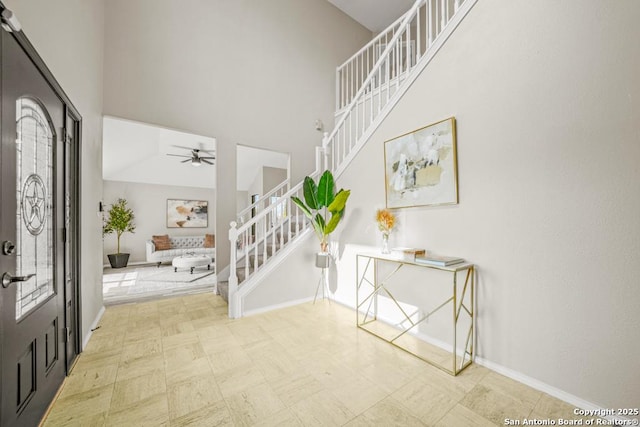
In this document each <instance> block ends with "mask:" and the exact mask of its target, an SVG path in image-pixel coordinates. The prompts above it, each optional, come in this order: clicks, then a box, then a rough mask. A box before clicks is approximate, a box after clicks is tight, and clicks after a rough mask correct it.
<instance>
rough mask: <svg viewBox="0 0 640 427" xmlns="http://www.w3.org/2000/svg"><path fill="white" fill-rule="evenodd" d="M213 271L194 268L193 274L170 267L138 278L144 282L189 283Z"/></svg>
mask: <svg viewBox="0 0 640 427" xmlns="http://www.w3.org/2000/svg"><path fill="white" fill-rule="evenodd" d="M213 273H214V271H213V270H194V271H193V274H191V273H190V272H189V270H186V271H184V270H183V271H178V272H174V271H173V268H171V269H167V268H165V269H162V270H160V271H159V272H157V273H155V274H151V275H149V276H145V277H143V278H140V279H139V280H141V281H144V282H182V283H191V282H195V281H196V280H199V279H202V278H203V277H207V276H210V275H212V274H213Z"/></svg>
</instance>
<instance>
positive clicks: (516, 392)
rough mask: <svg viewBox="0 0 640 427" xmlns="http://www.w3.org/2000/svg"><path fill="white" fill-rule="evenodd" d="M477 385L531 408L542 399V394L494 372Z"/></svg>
mask: <svg viewBox="0 0 640 427" xmlns="http://www.w3.org/2000/svg"><path fill="white" fill-rule="evenodd" d="M479 384H481V385H483V386H485V387H487V388H490V389H492V390H495V391H499V392H501V393H503V394H506V395H508V396H510V397H512V398H513V399H516V400H518V401H519V402H522V403H523V404H524V405H527V406H531V407H532V408H533V407H534V406H535V405H536V404H537V403H538V401H539V400H540V397H542V392H540V391H538V390H535V389H533V388H531V387H528V386H526V385H524V384H522V383H519V382H517V381H514V380H512V379H511V378H507V377H505V376H504V375H500V374H498V373H496V372H489V373H488V374H487V375H486V376H485V377H484V378H483V379H482V381H480V382H479Z"/></svg>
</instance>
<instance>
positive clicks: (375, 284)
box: [356, 253, 475, 375]
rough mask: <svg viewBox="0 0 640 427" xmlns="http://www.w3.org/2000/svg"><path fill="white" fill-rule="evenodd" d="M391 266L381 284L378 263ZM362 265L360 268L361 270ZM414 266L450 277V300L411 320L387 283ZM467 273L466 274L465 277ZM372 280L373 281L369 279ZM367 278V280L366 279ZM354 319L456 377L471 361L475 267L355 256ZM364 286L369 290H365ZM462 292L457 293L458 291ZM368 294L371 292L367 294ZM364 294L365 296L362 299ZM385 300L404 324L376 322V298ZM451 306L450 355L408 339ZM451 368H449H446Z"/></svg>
mask: <svg viewBox="0 0 640 427" xmlns="http://www.w3.org/2000/svg"><path fill="white" fill-rule="evenodd" d="M380 262H384V263H391V266H392V271H391V273H389V274H388V275H387V276H386V277H385V278H384V279H383V280H379V278H378V275H379V271H378V270H379V265H378V264H379V263H380ZM361 264H362V265H363V268H361ZM405 266H416V267H419V268H427V269H430V270H439V271H441V272H443V273H449V274H451V276H452V282H453V283H452V285H453V286H452V289H451V296H450V297H448V298H447V299H446V300H445V301H444V302H442V303H441V304H440V305H438V306H437V307H436V308H435V309H433V310H431V311H430V312H428V313H420V314H419V315H418V316H417V318H415V317H416V316H415V313H414V316H413V318H412V316H411V315H409V314H407V313H406V310H405V309H404V308H403V307H402V305H401V304H400V303H399V302H398V301H397V300H396V298H395V297H394V296H393V294H392V293H391V292H390V291H389V287H388V284H389V280H390V279H391V278H392V277H393V276H394V275H395V274H396V273H397V272H398V271H400V270H401V269H402V268H403V267H405ZM458 273H461V275H464V276H465V279H464V284H463V285H462V284H461V285H459V284H458ZM465 273H466V274H465ZM371 276H373V280H370V279H369V278H370V277H371ZM367 277H369V278H367ZM356 281H357V283H356V307H357V308H356V316H357V326H358V328H360V329H363V330H365V331H367V332H369V333H371V334H373V335H375V336H377V337H379V338H381V339H383V340H385V341H387V342H389V343H391V344H393V345H394V346H396V347H398V348H401V349H402V350H404V351H407V352H409V353H411V354H413V355H414V356H416V357H418V358H420V359H422V360H424V361H425V362H427V363H430V364H432V365H433V366H436V367H437V368H440V369H442V370H443V371H445V372H447V373H449V374H451V375H458V373H459V372H460V371H462V370H463V369H464V368H466V367H467V366H469V365H470V364H471V363H472V362H473V358H474V340H475V336H474V334H475V316H474V304H475V301H474V292H475V289H474V288H475V266H474V265H473V264H470V263H466V262H463V263H460V264H454V265H450V266H446V267H441V266H434V265H425V264H419V263H416V262H414V261H408V260H404V259H399V258H397V257H393V256H390V255H383V254H379V253H370V254H368V253H362V254H357V255H356ZM366 284H368V285H370V286H366ZM460 287H461V288H462V289H459V288H460ZM367 291H370V292H367ZM363 293H364V295H363ZM381 293H382V294H383V295H384V296H387V297H388V298H389V299H390V301H391V302H392V303H391V306H392V307H393V309H394V311H395V310H396V309H397V312H396V313H395V314H396V315H398V316H399V317H400V318H402V319H403V320H402V321H401V322H399V323H397V324H395V325H393V326H392V325H390V324H388V323H384V322H383V321H381V320H378V296H379V295H380V294H381ZM449 303H451V309H452V310H451V312H452V321H453V345H452V351H450V352H449V351H445V350H442V349H441V348H440V347H436V346H433V345H431V344H428V343H427V342H425V341H422V340H420V339H418V338H416V337H414V336H412V335H411V332H416V331H417V327H418V325H420V324H422V323H423V322H426V321H427V320H428V319H429V317H430V316H431V315H433V314H434V313H436V312H438V311H440V310H441V309H443V308H445V307H447V306H449ZM461 319H465V322H466V323H467V328H466V331H465V330H463V332H466V339H465V340H464V341H465V342H464V347H462V348H458V339H457V332H458V323H459V322H460V321H461ZM447 365H448V366H451V368H449V367H448V366H447Z"/></svg>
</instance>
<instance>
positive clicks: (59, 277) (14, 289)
mask: <svg viewBox="0 0 640 427" xmlns="http://www.w3.org/2000/svg"><path fill="white" fill-rule="evenodd" d="M0 33H2V44H1V49H2V50H1V56H2V66H1V69H2V78H1V80H2V86H1V89H0V90H1V95H2V96H1V97H2V121H1V130H2V145H1V150H0V163H1V177H2V181H1V184H0V203H1V207H2V208H1V212H0V244H2V253H1V254H0V274H2V287H0V331H1V345H2V347H1V355H0V358H1V359H0V363H1V365H2V371H1V378H0V379H1V384H2V385H1V391H0V393H1V395H0V400H1V406H0V424H1V425H2V426H3V427H4V426H35V425H37V424H38V422H39V421H40V419H41V418H42V416H43V414H44V413H45V411H46V408H47V406H48V405H49V403H50V402H51V400H52V399H53V397H54V396H55V394H56V392H57V390H58V388H59V387H60V385H61V383H62V380H63V379H64V376H65V338H66V333H65V332H64V331H65V329H64V328H65V297H64V289H65V277H64V273H65V246H64V239H65V236H64V224H65V211H64V207H65V200H64V193H65V191H64V182H65V180H64V178H65V177H64V173H63V171H64V152H65V151H64V139H65V137H64V135H62V134H64V133H65V132H64V131H63V129H64V119H65V105H64V103H63V102H62V101H61V99H60V98H59V97H58V96H57V95H56V92H55V91H54V90H53V89H52V87H51V86H50V85H49V84H48V83H47V80H46V79H45V78H44V77H43V75H42V74H41V73H40V72H39V70H38V69H37V68H36V66H35V65H34V63H33V62H32V61H31V60H30V58H29V56H27V54H26V53H25V51H23V49H22V47H21V46H20V45H19V44H18V42H17V41H16V39H15V38H14V37H13V36H12V35H11V34H10V33H7V32H5V31H3V30H0Z"/></svg>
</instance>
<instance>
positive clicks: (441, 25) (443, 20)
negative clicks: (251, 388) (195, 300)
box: [229, 0, 477, 317]
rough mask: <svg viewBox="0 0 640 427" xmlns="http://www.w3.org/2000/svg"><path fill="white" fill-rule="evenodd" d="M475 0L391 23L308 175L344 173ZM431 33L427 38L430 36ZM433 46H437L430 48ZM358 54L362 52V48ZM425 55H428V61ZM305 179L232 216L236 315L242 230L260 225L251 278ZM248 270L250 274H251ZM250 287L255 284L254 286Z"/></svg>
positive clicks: (236, 312) (425, 1) (429, 6)
mask: <svg viewBox="0 0 640 427" xmlns="http://www.w3.org/2000/svg"><path fill="white" fill-rule="evenodd" d="M476 1H477V0H453V11H451V10H450V2H449V0H416V1H415V3H414V4H413V6H412V7H411V9H410V10H409V11H408V12H407V13H406V14H405V15H403V16H402V17H401V18H402V19H401V22H400V24H399V25H398V24H397V21H396V22H394V23H393V24H392V26H397V30H395V29H394V31H395V33H394V36H393V37H392V38H391V40H390V41H389V42H387V45H386V47H385V49H384V51H383V52H382V54H381V55H380V57H379V58H378V60H377V61H376V62H375V64H374V66H373V67H372V68H371V71H369V73H368V75H367V77H366V79H365V80H364V81H363V83H362V84H361V86H360V88H359V89H358V91H357V92H356V95H355V96H354V97H353V99H352V100H351V101H350V102H349V105H348V106H347V107H346V108H344V110H343V111H342V114H341V116H340V118H339V119H338V121H337V123H336V125H335V127H334V129H333V130H332V131H331V133H325V134H324V138H323V141H322V147H316V170H315V171H314V172H313V173H312V174H310V175H309V176H311V177H317V176H319V174H320V172H321V171H323V170H330V171H332V172H333V174H334V176H336V177H337V176H339V175H340V173H341V172H342V170H341V169H342V168H343V166H344V165H346V164H347V163H348V161H349V160H350V158H352V157H353V156H354V155H355V154H356V153H357V151H358V150H359V148H360V147H361V144H362V143H363V141H361V139H362V140H366V137H367V136H368V135H370V133H371V132H373V131H375V129H376V128H377V126H378V125H379V123H380V120H381V118H384V117H385V116H386V114H388V111H389V108H390V107H389V106H390V105H391V106H392V105H393V104H394V103H395V102H396V101H397V99H399V96H401V94H402V93H404V91H406V87H405V88H404V89H403V91H398V89H397V88H398V86H399V85H400V82H401V81H402V79H403V78H405V76H406V75H408V71H410V70H412V69H413V68H414V67H416V66H417V64H420V65H421V67H420V69H423V68H424V66H425V65H426V64H427V63H428V62H429V61H430V59H431V58H432V57H433V55H434V54H435V52H437V51H438V49H439V48H440V46H441V45H442V43H444V41H445V40H446V39H447V38H448V36H449V35H450V34H451V31H453V29H455V27H456V26H457V25H458V24H459V22H460V20H461V19H463V17H464V16H465V15H466V13H467V12H468V11H469V10H470V9H471V7H473V4H475V3H476ZM462 3H465V5H464V6H463V7H462V9H463V10H465V9H466V10H465V11H464V13H462V14H460V15H459V16H457V17H456V15H457V12H458V9H459V8H460V5H461V4H462ZM467 3H469V7H466V5H467ZM424 5H426V9H425V15H427V14H428V18H425V19H424V22H425V29H424V36H425V50H424V54H422V50H421V48H420V43H421V41H420V40H421V37H420V31H423V30H422V29H421V27H420V8H421V7H422V6H424ZM451 12H452V13H451ZM454 17H455V19H454ZM413 19H416V23H417V25H416V30H415V31H416V33H415V36H416V38H415V41H416V43H417V50H416V52H413V51H412V50H411V48H410V42H413V41H414V40H413V39H411V35H412V33H411V24H412V21H413ZM427 19H428V21H427ZM452 21H454V22H455V23H454V25H453V26H452V27H451V29H450V30H448V31H447V32H446V34H445V36H444V38H440V36H441V35H442V34H443V33H445V29H446V28H448V27H449V23H450V22H452ZM389 31H390V30H389V29H387V30H385V31H384V32H383V33H382V34H386V33H388V32H389ZM405 35H406V47H405V45H404V44H400V45H398V41H400V39H401V37H404V36H405ZM427 36H428V38H426V37H427ZM396 48H398V50H397V51H396V52H394V50H395V49H396ZM432 48H433V50H430V49H432ZM405 49H406V51H405ZM361 51H362V49H361ZM361 51H360V52H361ZM404 52H406V57H405V60H406V65H405V64H403V63H402V62H401V60H400V59H399V58H400V56H401V55H404V54H405V53H404ZM392 53H393V54H394V55H395V56H394V57H390V55H391V54H392ZM414 55H415V58H414ZM354 56H357V54H356V55H354ZM352 58H353V57H352ZM413 59H415V63H413V64H411V63H410V60H413ZM423 59H425V60H426V61H425V60H423ZM392 61H395V62H394V64H393V65H394V68H393V69H391V66H392V65H391V62H392ZM383 66H385V67H386V71H387V73H386V76H385V77H386V78H385V79H384V80H385V81H384V82H382V81H379V82H377V83H379V85H378V86H374V81H373V79H374V76H378V75H379V76H380V77H382V76H383V75H382V73H381V71H382V67H383ZM392 72H395V77H394V78H393V79H392V78H391V74H392ZM392 80H393V82H392ZM408 80H409V81H408V84H409V85H410V84H411V82H412V81H413V80H415V76H411V77H408ZM383 84H384V85H386V97H387V99H386V101H385V104H384V106H383V105H382V93H383V90H385V89H384V88H383V87H382V86H383ZM392 85H393V86H394V87H395V88H396V90H395V92H394V93H393V95H390V92H391V87H392ZM407 87H408V86H407ZM368 89H369V90H370V93H368V92H367V90H368ZM376 89H377V96H378V104H377V107H378V111H377V114H376V115H375V118H374V113H373V110H374V108H373V99H374V96H375V95H376V94H375V90H376ZM398 94H399V95H398ZM367 96H370V100H371V110H370V120H369V123H368V124H367V123H366V120H365V117H366V109H365V110H362V111H363V114H362V122H361V123H359V122H358V116H359V115H360V110H358V111H355V112H356V114H355V116H356V117H355V124H356V135H355V138H356V144H355V146H354V145H353V144H352V141H349V152H348V154H347V153H346V144H345V145H343V146H342V148H343V153H342V155H343V157H342V159H341V160H340V159H337V158H336V157H337V155H340V154H341V153H339V151H338V150H340V148H341V147H340V146H339V145H338V144H340V143H341V142H342V143H343V144H344V142H345V141H344V138H347V136H346V135H345V134H346V131H347V129H346V125H345V124H346V122H347V120H350V121H349V130H348V131H349V135H348V137H349V138H352V136H353V133H352V129H351V126H352V125H353V119H352V118H351V115H352V113H354V110H356V109H357V107H358V103H363V105H365V102H366V101H367V99H366V98H365V97H367ZM360 125H362V133H361V134H358V132H359V131H360V130H359V129H358V128H359V127H360ZM365 128H366V130H365ZM340 132H342V138H343V140H342V141H341V140H339V139H338V138H339V133H340ZM354 147H355V149H354ZM329 157H331V161H329ZM303 184H304V181H301V182H300V183H299V184H297V185H296V186H294V187H293V188H290V189H289V191H287V192H286V193H285V194H283V195H282V196H281V197H279V198H278V199H277V201H276V202H274V203H272V204H270V205H269V206H267V207H265V209H264V210H262V211H261V212H259V213H258V215H256V216H255V217H253V218H251V219H250V220H249V221H248V222H247V223H245V224H242V225H240V227H238V224H237V223H236V222H235V221H234V222H231V224H230V225H231V228H230V230H229V239H230V241H231V257H230V260H231V263H230V273H231V274H230V277H229V315H230V316H231V317H239V316H241V304H240V300H241V295H242V294H238V289H239V286H238V276H237V271H236V263H238V261H239V260H238V246H237V243H239V236H240V235H241V234H242V233H247V231H248V230H249V228H250V227H252V226H256V228H255V230H254V231H255V232H256V234H254V235H253V236H252V237H255V238H256V240H255V241H252V242H251V243H252V244H251V245H248V246H250V249H251V252H252V254H251V256H252V257H254V258H253V259H254V263H255V266H253V265H252V268H254V271H253V272H252V273H249V267H248V266H247V265H248V264H247V259H248V258H249V254H248V253H247V252H246V251H245V273H246V274H245V280H246V279H248V278H249V277H253V274H255V273H256V272H257V271H258V270H261V269H262V268H263V267H264V266H265V263H266V262H267V261H268V259H269V258H268V257H269V256H271V257H272V256H273V255H271V254H268V252H269V251H268V250H267V246H268V245H271V248H272V250H275V249H276V242H279V243H280V244H282V243H283V237H282V233H281V234H280V235H279V236H278V235H277V234H276V233H277V229H278V228H279V229H280V230H281V231H282V230H283V227H284V225H285V223H287V227H288V231H289V238H290V239H291V231H292V220H293V219H297V218H298V217H299V216H300V215H299V214H300V212H298V213H297V214H296V215H293V212H295V210H296V208H297V207H296V206H295V204H294V203H292V201H291V196H293V195H297V196H298V197H303V195H302V193H301V191H302V189H303V188H302V187H303ZM283 202H284V203H286V206H287V207H286V216H285V218H286V219H282V220H279V221H274V218H276V219H278V218H279V217H278V215H277V211H276V210H277V209H279V208H281V206H283ZM274 214H276V215H275V216H272V217H271V221H268V220H267V216H268V215H274ZM287 219H288V221H287ZM259 225H260V226H262V227H263V228H262V230H261V235H260V236H258V235H257V234H258V231H257V230H258V226H259ZM267 226H269V227H270V228H269V229H267ZM295 226H296V231H308V228H309V227H310V224H309V222H308V221H307V220H306V219H305V221H304V223H303V225H302V227H301V226H300V221H296V225H295ZM245 238H246V235H245ZM296 238H297V236H296ZM269 239H270V240H269ZM278 239H279V240H278ZM290 241H291V240H290ZM258 251H261V253H260V254H259V253H258ZM260 257H261V258H260ZM240 262H241V260H240ZM249 274H251V276H250V275H249ZM258 276H260V275H258ZM247 289H251V287H249V288H247Z"/></svg>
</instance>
